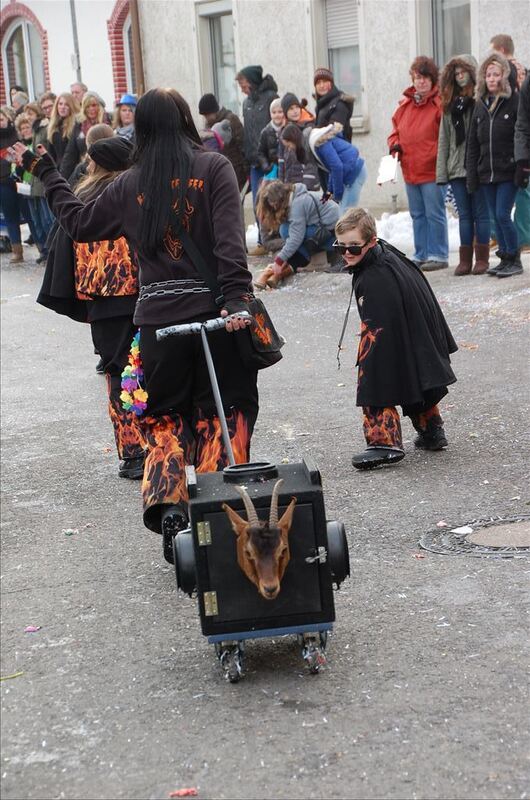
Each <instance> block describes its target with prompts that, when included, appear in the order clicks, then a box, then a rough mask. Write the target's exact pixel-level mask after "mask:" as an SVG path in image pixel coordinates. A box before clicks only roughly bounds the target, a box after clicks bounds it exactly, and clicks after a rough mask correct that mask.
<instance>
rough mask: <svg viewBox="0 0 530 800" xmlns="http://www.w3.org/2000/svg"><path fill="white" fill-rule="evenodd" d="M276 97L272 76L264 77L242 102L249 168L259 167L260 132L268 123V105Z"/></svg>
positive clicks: (276, 88)
mask: <svg viewBox="0 0 530 800" xmlns="http://www.w3.org/2000/svg"><path fill="white" fill-rule="evenodd" d="M277 97H278V87H277V85H276V82H275V80H274V78H273V77H272V75H265V77H264V78H263V80H262V81H261V83H260V85H259V86H256V87H255V88H253V90H252V92H251V93H250V94H249V95H248V97H246V98H245V101H244V102H243V124H244V137H245V138H244V149H245V158H246V159H247V161H248V163H249V164H250V166H251V167H257V166H259V158H258V145H259V137H260V134H261V131H262V130H263V128H264V127H265V125H267V124H268V123H269V122H270V118H271V114H270V111H269V108H270V104H271V103H272V101H273V100H275V99H276V98H277Z"/></svg>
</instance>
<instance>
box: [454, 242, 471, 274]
mask: <svg viewBox="0 0 530 800" xmlns="http://www.w3.org/2000/svg"><path fill="white" fill-rule="evenodd" d="M472 263H473V248H472V246H471V245H470V244H463V245H462V246H461V247H460V250H459V262H458V266H457V268H456V269H455V271H454V274H455V275H469V273H470V272H471V265H472Z"/></svg>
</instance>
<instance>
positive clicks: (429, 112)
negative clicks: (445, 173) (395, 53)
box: [388, 86, 442, 183]
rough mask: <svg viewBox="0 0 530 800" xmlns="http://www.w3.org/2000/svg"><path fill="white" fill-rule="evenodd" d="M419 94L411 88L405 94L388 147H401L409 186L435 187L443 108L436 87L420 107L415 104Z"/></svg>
mask: <svg viewBox="0 0 530 800" xmlns="http://www.w3.org/2000/svg"><path fill="white" fill-rule="evenodd" d="M415 91H416V90H415V89H414V86H409V88H408V89H406V90H405V91H404V92H403V95H404V97H403V99H402V100H401V101H400V103H399V105H398V107H397V108H396V110H395V112H394V115H393V117H392V133H391V134H390V136H389V137H388V146H389V148H390V149H392V147H393V146H395V145H400V147H401V150H402V152H401V153H400V154H399V158H400V162H401V169H402V171H403V178H404V179H405V182H406V183H434V181H436V156H437V153H438V130H439V128H440V120H441V118H442V104H441V101H440V97H439V95H438V86H433V88H432V89H431V91H430V92H429V94H428V95H427V96H426V97H425V98H423V100H421V101H420V102H419V103H416V102H415V100H414V94H415Z"/></svg>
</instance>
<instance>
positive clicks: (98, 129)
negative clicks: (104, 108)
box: [86, 122, 114, 148]
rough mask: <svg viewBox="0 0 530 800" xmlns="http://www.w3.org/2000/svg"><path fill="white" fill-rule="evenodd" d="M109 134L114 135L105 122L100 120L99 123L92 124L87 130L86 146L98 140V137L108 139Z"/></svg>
mask: <svg viewBox="0 0 530 800" xmlns="http://www.w3.org/2000/svg"><path fill="white" fill-rule="evenodd" d="M111 136H114V131H113V130H112V128H111V127H110V125H107V123H106V122H100V123H99V125H92V127H91V128H89V129H88V131H87V135H86V146H87V148H89V147H91V146H92V145H93V144H94V142H98V141H99V140H100V139H108V138H109V137H111Z"/></svg>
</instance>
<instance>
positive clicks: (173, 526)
mask: <svg viewBox="0 0 530 800" xmlns="http://www.w3.org/2000/svg"><path fill="white" fill-rule="evenodd" d="M187 527H188V516H187V514H186V512H185V511H184V510H183V508H182V506H179V505H173V506H168V507H167V508H166V509H165V510H164V511H163V512H162V548H163V552H164V558H165V559H166V561H167V562H168V564H174V562H175V559H174V557H173V537H174V536H176V535H177V533H178V532H179V531H183V530H184V529H185V528H187Z"/></svg>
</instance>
